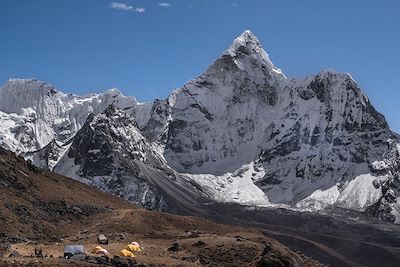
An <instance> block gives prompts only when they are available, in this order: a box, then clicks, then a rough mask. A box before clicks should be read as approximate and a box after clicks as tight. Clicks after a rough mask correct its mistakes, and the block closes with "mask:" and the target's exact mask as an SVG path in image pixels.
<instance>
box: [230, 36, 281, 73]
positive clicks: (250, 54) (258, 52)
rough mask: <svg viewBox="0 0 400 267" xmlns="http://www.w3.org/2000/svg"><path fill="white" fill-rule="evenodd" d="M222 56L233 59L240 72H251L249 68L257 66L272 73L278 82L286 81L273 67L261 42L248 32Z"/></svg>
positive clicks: (237, 39) (235, 41)
mask: <svg viewBox="0 0 400 267" xmlns="http://www.w3.org/2000/svg"><path fill="white" fill-rule="evenodd" d="M224 54H225V55H230V56H231V57H232V58H234V62H235V63H236V65H237V66H238V67H239V68H240V69H242V70H245V71H251V70H252V69H251V68H250V66H252V65H256V64H259V65H260V66H262V67H264V68H267V69H268V70H269V71H272V73H273V74H274V77H275V79H277V80H278V81H279V80H283V79H286V76H285V75H284V74H283V72H282V70H280V69H279V68H277V67H275V65H274V64H273V63H272V61H271V60H270V58H269V55H268V54H267V52H266V51H265V50H264V49H263V47H262V45H261V42H260V41H259V40H258V38H257V37H256V36H255V35H254V34H253V33H252V32H251V31H250V30H246V31H244V32H243V33H242V34H241V35H240V36H239V37H238V38H236V39H235V40H234V41H233V43H232V44H231V45H230V47H229V48H228V49H227V50H226V52H225V53H224ZM249 65H250V66H249Z"/></svg>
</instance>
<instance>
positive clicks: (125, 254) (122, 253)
mask: <svg viewBox="0 0 400 267" xmlns="http://www.w3.org/2000/svg"><path fill="white" fill-rule="evenodd" d="M119 255H120V256H122V257H130V258H134V257H135V255H133V253H132V252H130V251H129V250H126V249H123V250H121V251H120V252H119Z"/></svg>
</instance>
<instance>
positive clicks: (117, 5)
mask: <svg viewBox="0 0 400 267" xmlns="http://www.w3.org/2000/svg"><path fill="white" fill-rule="evenodd" d="M110 7H111V8H113V9H119V10H125V11H131V12H138V13H144V12H146V9H145V8H144V7H136V8H134V7H133V6H130V5H127V4H125V3H118V2H111V3H110Z"/></svg>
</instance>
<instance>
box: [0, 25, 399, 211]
mask: <svg viewBox="0 0 400 267" xmlns="http://www.w3.org/2000/svg"><path fill="white" fill-rule="evenodd" d="M110 104H113V105H115V106H113V108H111V109H110V108H108V109H106V108H107V107H108V106H109V105H110ZM105 109H106V111H105V112H103V113H101V112H102V111H103V110H105ZM0 111H2V112H0V119H1V121H2V124H1V125H2V126H1V128H0V136H1V139H0V142H1V144H2V146H6V147H8V148H10V149H11V150H13V151H17V152H27V151H32V150H37V149H40V150H39V151H38V152H34V153H26V154H25V155H26V156H27V157H29V158H30V159H32V161H33V162H34V163H35V164H37V165H39V166H42V167H49V168H51V166H54V165H55V164H56V165H55V166H56V167H55V169H54V170H55V171H56V172H59V173H62V174H65V175H68V176H70V177H73V178H75V179H79V180H82V181H85V182H87V183H90V184H93V185H96V186H98V187H100V188H102V189H104V190H106V191H109V192H112V193H114V194H116V195H120V196H122V197H125V198H127V199H129V200H131V201H134V202H138V203H142V204H143V205H144V206H146V207H149V208H158V209H163V207H166V206H165V205H167V204H166V201H164V199H163V198H166V197H168V196H169V197H171V195H174V194H175V193H176V192H180V194H179V196H178V195H174V197H172V198H173V199H174V200H175V202H174V203H175V204H176V203H177V202H179V201H176V200H177V199H180V200H182V201H188V203H189V202H190V203H193V202H195V200H194V199H196V198H197V197H202V196H205V197H209V198H212V199H214V200H216V201H225V202H238V203H243V204H252V205H279V206H286V207H290V208H297V209H303V210H319V209H323V208H325V207H327V206H330V205H335V206H339V207H343V208H348V209H355V210H359V211H366V210H368V211H370V210H371V207H375V211H376V210H377V209H380V210H383V209H386V210H387V211H388V213H390V214H392V215H393V216H395V217H396V218H397V217H398V216H397V215H396V214H399V211H400V207H398V205H397V204H396V203H395V201H393V202H390V203H389V204H390V207H391V208H387V207H388V205H389V204H387V203H386V202H385V201H386V200H385V199H389V200H390V201H391V199H392V198H391V196H389V195H391V194H392V191H390V190H388V189H387V187H390V189H391V190H392V188H394V189H393V190H394V191H393V192H394V194H395V199H397V197H396V194H397V193H398V189H399V188H397V187H395V186H392V185H393V184H395V183H392V182H390V183H387V181H388V180H390V179H392V178H391V177H393V174H394V173H396V172H397V171H398V170H399V169H400V168H399V167H398V166H399V164H397V162H400V161H399V154H400V153H399V150H398V144H399V141H398V136H397V135H396V134H395V133H393V132H392V131H391V130H390V128H389V127H388V125H387V123H386V120H385V118H384V117H383V116H382V115H381V114H380V113H378V112H377V111H376V110H375V109H374V108H373V106H372V105H371V103H370V101H369V99H368V98H367V97H366V95H365V94H364V93H363V92H362V90H361V89H360V88H359V86H358V85H357V83H356V82H355V81H354V80H353V78H352V77H351V76H350V75H349V74H343V73H337V72H334V71H322V72H320V73H318V74H316V75H313V76H310V77H306V78H304V79H291V78H287V77H286V76H285V75H284V74H283V72H282V71H281V70H280V69H279V68H277V67H276V66H275V65H274V64H273V63H272V61H271V60H270V58H269V56H268V54H267V53H266V52H265V51H264V49H263V48H262V46H261V43H260V41H259V40H258V39H257V37H256V36H254V34H253V33H251V32H250V31H245V32H244V33H243V34H242V35H241V36H239V37H238V38H237V39H236V40H235V41H234V42H233V44H232V45H231V46H230V47H229V48H228V49H227V50H226V51H225V52H224V53H223V54H222V55H221V57H219V58H218V59H217V60H216V61H215V62H214V63H213V64H211V65H210V66H209V67H208V68H207V70H206V71H205V72H204V73H203V74H202V75H200V76H199V77H197V78H195V79H193V80H192V81H190V82H188V83H187V84H185V85H184V86H183V87H182V88H180V89H177V90H175V91H173V92H172V93H171V95H170V96H169V97H168V98H166V99H157V100H155V101H154V102H153V103H138V102H137V101H136V100H135V99H134V98H133V97H125V96H123V95H122V94H121V93H120V92H119V91H117V90H116V89H112V90H109V91H106V92H105V93H103V94H94V95H90V96H85V97H80V96H75V95H66V94H63V93H61V92H58V91H57V90H56V89H55V88H54V87H52V86H50V85H48V84H46V83H42V82H39V81H37V80H10V81H9V82H8V83H7V84H6V85H5V86H4V87H3V88H2V89H0ZM90 113H93V114H95V115H90V116H89V114H90ZM96 114H97V115H96ZM52 140H54V141H52ZM51 141H52V143H50V142H51ZM68 141H69V143H68ZM48 144H49V145H48ZM63 144H64V145H63ZM46 145H47V146H46ZM62 145H63V146H62ZM69 145H70V147H69ZM67 149H68V150H67ZM65 151H66V152H65ZM46 157H48V158H50V159H49V160H47V159H46ZM57 157H58V158H57ZM60 158H61V159H60ZM157 170H160V171H161V174H160V173H158V174H157ZM154 177H157V179H154ZM399 177H400V176H399ZM377 184H382V185H383V187H382V188H385V190H383V189H382V190H381V188H378V187H377V186H376V185H377ZM193 188H196V189H193ZM182 192H183V193H182ZM183 196H185V197H183ZM186 196H190V197H187V198H186ZM183 199H185V200H183ZM376 207H378V208H376ZM379 207H381V208H379ZM169 208H170V207H169ZM373 213H374V214H378V213H379V212H373ZM389 217H390V216H389ZM391 218H393V217H391Z"/></svg>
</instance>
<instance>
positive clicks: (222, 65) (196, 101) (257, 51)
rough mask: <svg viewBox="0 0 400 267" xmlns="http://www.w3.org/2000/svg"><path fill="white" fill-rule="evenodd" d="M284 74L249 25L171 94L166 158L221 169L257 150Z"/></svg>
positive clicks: (184, 167) (190, 168)
mask: <svg viewBox="0 0 400 267" xmlns="http://www.w3.org/2000/svg"><path fill="white" fill-rule="evenodd" d="M285 79H286V77H285V76H284V75H283V74H282V73H281V71H280V70H279V69H277V68H276V67H275V66H274V65H273V64H272V63H271V61H270V60H269V58H268V55H267V54H266V53H265V51H264V50H263V49H262V47H261V45H260V43H259V41H258V39H257V38H256V37H255V36H254V35H253V34H252V33H251V32H249V31H246V32H245V33H244V34H243V35H242V36H240V37H239V38H237V39H236V40H235V42H234V43H233V44H232V45H231V47H230V48H229V49H228V50H227V51H226V52H225V53H224V54H223V55H222V56H221V57H220V58H219V59H217V61H216V62H214V63H213V64H212V65H211V66H210V67H209V68H208V69H207V70H206V72H205V73H204V74H203V75H201V76H200V77H198V78H196V79H195V80H193V81H191V82H189V83H188V84H186V85H185V86H184V87H183V88H182V89H180V90H178V91H177V92H175V94H174V98H175V101H174V103H173V105H172V110H171V115H170V116H171V120H170V123H169V124H168V137H167V141H166V146H165V149H166V150H165V158H166V159H167V161H168V162H169V163H170V164H171V165H172V166H174V167H175V168H176V169H177V170H179V171H183V172H191V173H205V172H206V173H211V174H222V173H224V172H226V171H233V170H236V169H237V168H238V167H240V166H242V165H243V164H244V163H246V162H248V161H249V159H252V158H255V157H256V156H257V155H258V154H259V153H260V151H261V150H260V147H259V146H260V145H261V144H263V143H265V141H266V132H268V131H269V130H270V129H269V126H270V121H271V120H273V119H274V118H273V117H270V114H272V113H271V111H272V110H273V109H274V108H275V107H276V105H277V103H278V99H279V94H280V92H279V91H278V89H279V87H280V84H281V83H283V82H284V81H285Z"/></svg>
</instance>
